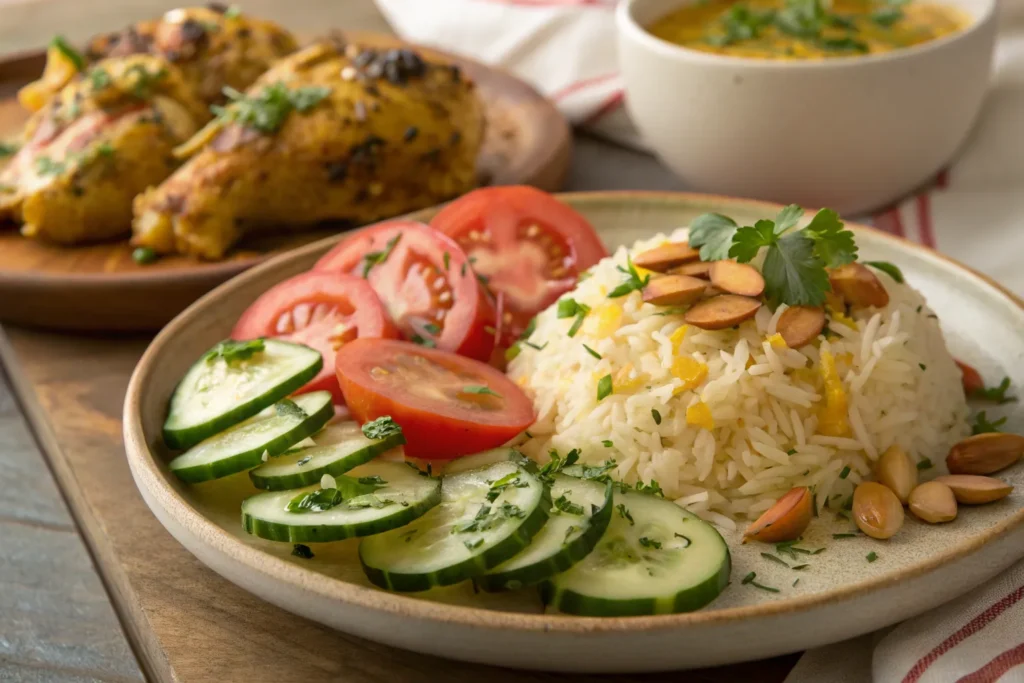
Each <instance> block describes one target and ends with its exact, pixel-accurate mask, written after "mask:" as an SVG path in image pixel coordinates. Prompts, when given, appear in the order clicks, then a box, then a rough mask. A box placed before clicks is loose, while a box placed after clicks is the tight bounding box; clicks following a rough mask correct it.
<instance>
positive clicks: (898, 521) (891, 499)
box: [853, 481, 903, 540]
mask: <svg viewBox="0 0 1024 683" xmlns="http://www.w3.org/2000/svg"><path fill="white" fill-rule="evenodd" d="M853 521H854V523H855V524H856V525H857V528H858V529H860V530H861V531H863V532H864V533H865V534H867V535H868V536H870V537H871V538H877V539H882V540H884V539H886V538H892V537H893V536H894V535H896V532H897V531H899V530H900V527H901V526H903V504H902V503H900V499H899V498H897V497H896V494H895V493H893V492H892V490H891V489H890V488H889V487H888V486H882V485H881V484H879V483H878V482H874V481H865V482H863V483H861V484H859V485H858V486H857V488H856V489H855V490H854V492H853Z"/></svg>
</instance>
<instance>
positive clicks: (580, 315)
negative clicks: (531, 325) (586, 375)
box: [557, 299, 600, 357]
mask: <svg viewBox="0 0 1024 683" xmlns="http://www.w3.org/2000/svg"><path fill="white" fill-rule="evenodd" d="M588 313H590V306H587V305H586V304H581V303H579V302H577V301H576V300H575V299H561V300H559V302H558V313H557V317H558V318H559V319H560V320H561V319H564V318H573V317H574V318H576V320H575V321H573V324H572V327H570V328H569V332H568V335H569V336H570V337H575V336H576V333H577V332H579V331H580V327H582V326H583V319H584V318H586V317H587V314H588ZM599 357H600V356H599Z"/></svg>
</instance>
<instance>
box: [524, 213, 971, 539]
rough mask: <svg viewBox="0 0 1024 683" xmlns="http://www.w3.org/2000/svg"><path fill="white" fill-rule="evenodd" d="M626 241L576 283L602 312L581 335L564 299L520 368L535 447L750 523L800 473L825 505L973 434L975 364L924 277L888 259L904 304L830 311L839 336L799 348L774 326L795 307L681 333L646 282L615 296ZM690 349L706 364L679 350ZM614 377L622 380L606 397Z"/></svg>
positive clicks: (530, 445)
mask: <svg viewBox="0 0 1024 683" xmlns="http://www.w3.org/2000/svg"><path fill="white" fill-rule="evenodd" d="M683 239H686V231H685V230H678V231H676V232H675V233H673V234H672V235H670V236H668V237H666V236H664V235H657V236H655V237H653V238H652V239H650V240H646V241H643V242H639V243H637V244H636V245H634V247H633V249H632V253H639V252H642V251H645V250H647V249H651V248H653V247H656V246H658V245H660V244H663V243H664V242H665V241H680V240H683ZM626 254H627V251H626V250H625V248H620V249H619V250H618V251H617V252H616V253H615V254H614V255H613V256H611V257H609V258H606V259H604V260H603V261H601V262H600V263H598V264H597V265H595V266H594V267H593V268H591V270H590V276H589V277H588V278H586V279H585V280H584V281H582V282H581V283H580V284H579V285H578V286H577V287H576V289H575V290H574V291H573V292H572V293H571V294H568V295H566V297H572V298H573V299H575V300H576V301H577V302H578V303H581V304H585V305H587V306H589V307H590V309H591V310H590V312H589V314H588V315H587V317H586V319H585V321H584V323H583V325H582V327H581V328H580V329H579V331H578V332H577V333H576V335H575V336H574V337H569V336H568V330H569V328H570V326H571V325H572V324H573V322H574V321H573V319H572V318H567V319H561V320H559V319H558V318H557V310H556V309H557V306H551V307H550V308H548V309H547V310H545V311H544V312H542V313H541V314H540V315H539V316H538V317H537V320H536V327H535V329H534V331H533V333H532V334H531V336H530V338H529V341H530V342H531V345H522V348H521V351H520V353H519V355H518V356H517V357H516V358H515V359H514V360H513V361H512V362H511V363H510V365H509V368H508V374H509V376H510V377H511V378H512V379H513V380H514V381H516V382H517V383H518V384H519V385H520V386H521V387H523V389H524V390H525V391H526V393H527V394H528V395H529V396H530V397H531V398H532V400H533V403H534V407H535V409H536V411H537V421H536V423H535V424H534V425H533V426H531V427H530V429H529V432H528V437H527V440H526V441H525V442H524V443H523V444H521V446H520V447H521V448H522V450H523V451H524V452H525V453H526V454H527V455H529V456H530V457H531V458H534V459H536V460H538V461H546V460H547V458H548V453H549V451H550V450H552V449H554V450H557V451H559V452H560V453H562V454H563V455H564V454H565V453H566V452H567V451H569V450H571V449H574V448H575V449H579V452H580V460H581V461H582V462H584V463H588V464H601V463H604V462H606V461H607V460H609V459H610V458H614V460H615V462H616V465H617V466H616V467H615V468H614V469H613V470H612V472H611V473H612V475H613V477H614V478H616V479H617V480H620V481H623V482H626V483H629V484H636V483H637V482H644V483H650V482H651V481H657V482H658V484H659V485H660V486H661V488H662V490H663V491H664V492H665V496H666V497H667V498H671V499H673V500H675V501H676V502H677V503H678V504H679V505H682V506H683V507H685V508H687V509H688V510H690V511H692V512H694V513H696V514H698V515H700V516H701V517H703V518H704V519H707V520H708V521H711V522H713V523H716V524H719V525H721V526H723V527H726V528H735V527H736V524H735V520H737V519H739V518H747V519H752V518H754V517H756V516H757V515H759V514H761V513H762V512H764V511H765V510H766V509H768V507H770V506H771V505H772V503H773V502H774V501H775V500H776V499H778V498H779V497H780V496H781V495H782V494H784V493H785V492H786V491H788V490H789V489H791V488H792V487H794V486H809V487H813V491H814V493H815V498H816V502H817V504H818V506H819V507H827V506H832V507H833V508H838V506H839V505H841V504H842V502H845V500H846V499H847V498H848V497H849V496H850V495H852V493H853V488H854V487H855V486H856V484H857V483H858V482H860V481H861V480H862V479H863V478H865V477H867V476H869V475H870V472H871V470H872V467H873V463H874V462H875V461H876V460H877V459H878V457H879V455H880V454H881V453H884V452H885V450H886V449H887V448H889V447H890V446H891V445H893V444H898V445H899V446H901V447H903V449H904V450H906V452H907V453H908V454H909V455H910V457H911V459H912V460H914V461H915V462H917V461H921V460H924V459H929V460H932V461H938V460H940V459H941V458H942V457H943V456H944V454H945V453H946V452H947V451H948V449H949V447H950V446H951V445H952V444H953V443H955V442H956V441H958V440H960V439H961V438H963V437H964V436H966V435H967V434H968V432H969V429H968V427H967V415H968V409H967V404H966V401H965V399H964V394H963V391H962V389H961V386H960V371H959V370H958V368H957V367H956V364H955V363H954V361H953V358H952V356H951V355H950V353H949V351H948V349H947V348H946V343H945V340H944V338H943V336H942V331H941V329H940V327H939V323H938V319H937V317H936V316H935V315H934V314H933V312H932V310H931V309H929V308H928V306H927V304H926V302H925V300H924V298H923V297H922V296H921V295H920V294H919V293H918V292H917V291H915V290H914V289H913V288H911V287H910V286H908V285H906V284H899V283H897V282H896V281H895V280H893V279H892V278H891V277H890V276H889V275H887V274H885V273H882V272H878V273H877V275H878V277H879V279H880V280H881V282H882V283H883V284H884V286H885V288H886V290H887V291H888V293H889V304H888V306H886V307H885V308H884V309H861V310H857V311H854V312H853V313H852V314H851V318H850V319H849V320H847V321H845V322H844V321H842V320H837V319H835V317H833V316H830V318H832V319H831V320H830V322H829V330H830V331H831V332H832V333H833V334H830V335H829V336H828V337H827V338H826V337H825V336H821V337H819V339H818V341H817V342H814V343H812V344H808V345H806V346H804V347H802V348H800V349H790V348H786V347H785V344H784V343H779V342H780V341H781V340H780V339H778V338H776V339H772V335H773V334H775V331H776V330H775V327H776V324H777V322H778V320H779V316H780V315H781V314H782V312H783V311H784V309H785V306H780V307H779V308H778V309H777V310H775V311H771V310H770V309H769V308H768V307H767V306H764V307H762V308H761V309H760V310H759V311H758V313H757V315H756V316H755V317H754V318H753V319H752V320H748V321H746V322H744V323H742V324H741V325H739V326H738V327H737V328H735V329H729V330H722V331H707V330H700V329H697V328H694V327H687V329H686V330H685V331H683V332H680V330H681V328H683V327H686V326H685V324H684V322H683V319H682V316H681V315H678V314H673V313H669V314H668V315H665V314H664V313H665V312H666V309H665V308H663V307H658V306H653V305H651V304H645V303H643V301H642V300H641V297H640V294H639V293H637V292H633V293H630V294H629V295H627V296H625V297H621V298H617V299H609V298H608V297H607V294H608V292H610V291H611V290H613V289H614V288H615V287H617V286H618V285H619V284H621V283H622V282H623V280H624V276H623V274H622V272H621V271H620V270H618V269H617V266H621V267H625V265H626ZM566 297H563V298H566ZM851 325H852V326H851ZM584 345H586V346H588V347H590V348H591V349H593V351H595V352H596V353H597V354H599V355H600V356H601V358H600V359H598V358H595V357H594V356H592V355H591V354H590V353H588V351H587V350H586V349H585V348H584ZM537 347H539V349H538V348H537ZM826 354H828V358H830V359H831V361H832V363H833V364H834V367H835V373H836V378H837V379H838V381H839V384H840V386H841V388H842V393H843V395H844V396H845V399H846V406H847V409H846V414H845V416H843V417H845V422H846V424H847V425H848V428H847V429H845V430H843V433H841V434H837V433H823V432H834V431H835V429H833V428H831V427H830V428H829V429H825V428H824V426H823V425H822V420H824V419H826V417H825V413H823V411H824V410H826V408H824V406H825V405H826V403H827V399H826V395H825V394H826V392H825V382H824V376H823V372H824V371H823V362H822V359H823V357H825V356H826ZM687 357H688V358H690V359H693V360H694V361H696V363H690V362H689V361H686V360H683V361H680V360H679V359H680V358H687ZM677 363H682V365H676V364H677ZM701 366H704V369H705V370H706V376H704V377H703V378H697V380H696V381H695V378H694V377H692V376H691V375H689V374H687V373H688V372H689V371H691V370H692V369H693V368H694V367H696V368H700V367H701ZM680 369H682V372H680ZM703 372H704V370H700V371H699V372H698V374H702V373H703ZM605 375H611V377H612V383H613V392H612V394H611V395H609V396H607V397H605V398H604V399H603V400H600V401H598V399H597V384H598V381H599V380H600V379H601V378H602V377H604V376H605ZM684 378H685V379H686V380H689V382H687V381H684ZM840 410H841V409H840ZM829 424H832V423H829Z"/></svg>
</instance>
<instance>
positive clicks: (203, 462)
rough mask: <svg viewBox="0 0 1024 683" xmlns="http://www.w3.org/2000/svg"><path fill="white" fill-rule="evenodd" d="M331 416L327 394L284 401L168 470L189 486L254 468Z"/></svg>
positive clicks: (178, 460) (198, 448) (195, 449)
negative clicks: (264, 457)
mask: <svg viewBox="0 0 1024 683" xmlns="http://www.w3.org/2000/svg"><path fill="white" fill-rule="evenodd" d="M332 417H334V405H333V404H332V403H331V393H330V392H329V391H314V392H312V393H309V394H303V395H301V396H296V397H295V399H294V400H284V401H280V402H279V403H276V404H274V405H273V406H272V407H270V408H267V409H266V410H264V411H263V412H261V413H260V414H259V415H256V416H255V417H251V418H249V419H248V420H246V421H245V422H242V423H240V424H237V425H235V426H234V427H231V428H230V429H227V430H225V431H223V432H221V433H220V434H217V435H216V436H213V437H210V438H209V439H207V440H206V441H203V442H202V443H200V444H199V445H198V446H195V447H193V448H191V449H190V450H188V451H185V452H184V453H182V454H181V455H179V456H178V457H177V458H175V459H174V460H172V461H171V463H170V465H169V467H170V468H171V471H172V472H174V473H175V474H176V475H178V478H179V479H182V480H184V481H187V482H189V483H196V482H200V481H209V480H210V479H219V478H220V477H226V476H228V475H231V474H235V473H237V472H242V471H244V470H248V469H251V468H253V467H256V466H257V465H259V464H260V463H262V462H263V455H264V454H266V455H267V457H268V458H271V457H273V456H276V455H280V454H281V453H284V452H285V451H286V450H288V449H289V448H291V447H292V446H293V445H295V444H297V443H298V442H300V441H302V440H303V439H305V438H306V437H308V436H309V435H310V434H315V433H316V432H318V431H320V429H321V428H322V427H323V426H324V425H325V424H327V422H328V421H329V420H330V419H331V418H332Z"/></svg>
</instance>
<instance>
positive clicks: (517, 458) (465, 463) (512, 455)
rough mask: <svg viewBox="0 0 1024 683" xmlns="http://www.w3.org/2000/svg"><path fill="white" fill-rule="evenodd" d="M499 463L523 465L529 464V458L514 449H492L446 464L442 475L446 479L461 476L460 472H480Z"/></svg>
mask: <svg viewBox="0 0 1024 683" xmlns="http://www.w3.org/2000/svg"><path fill="white" fill-rule="evenodd" d="M498 462H514V463H516V464H520V465H522V464H526V463H527V462H528V458H527V457H526V456H525V455H523V454H522V453H520V452H519V451H517V450H516V449H514V448H492V449H491V450H489V451H483V452H482V453H474V454H473V455H467V456H465V457H462V458H456V459H455V460H452V461H450V462H448V463H447V464H445V466H444V469H443V470H442V472H441V474H443V475H444V476H446V477H450V476H451V475H453V474H459V473H460V472H468V471H470V470H478V469H480V468H481V467H490V466H491V465H493V464H495V463H498Z"/></svg>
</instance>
